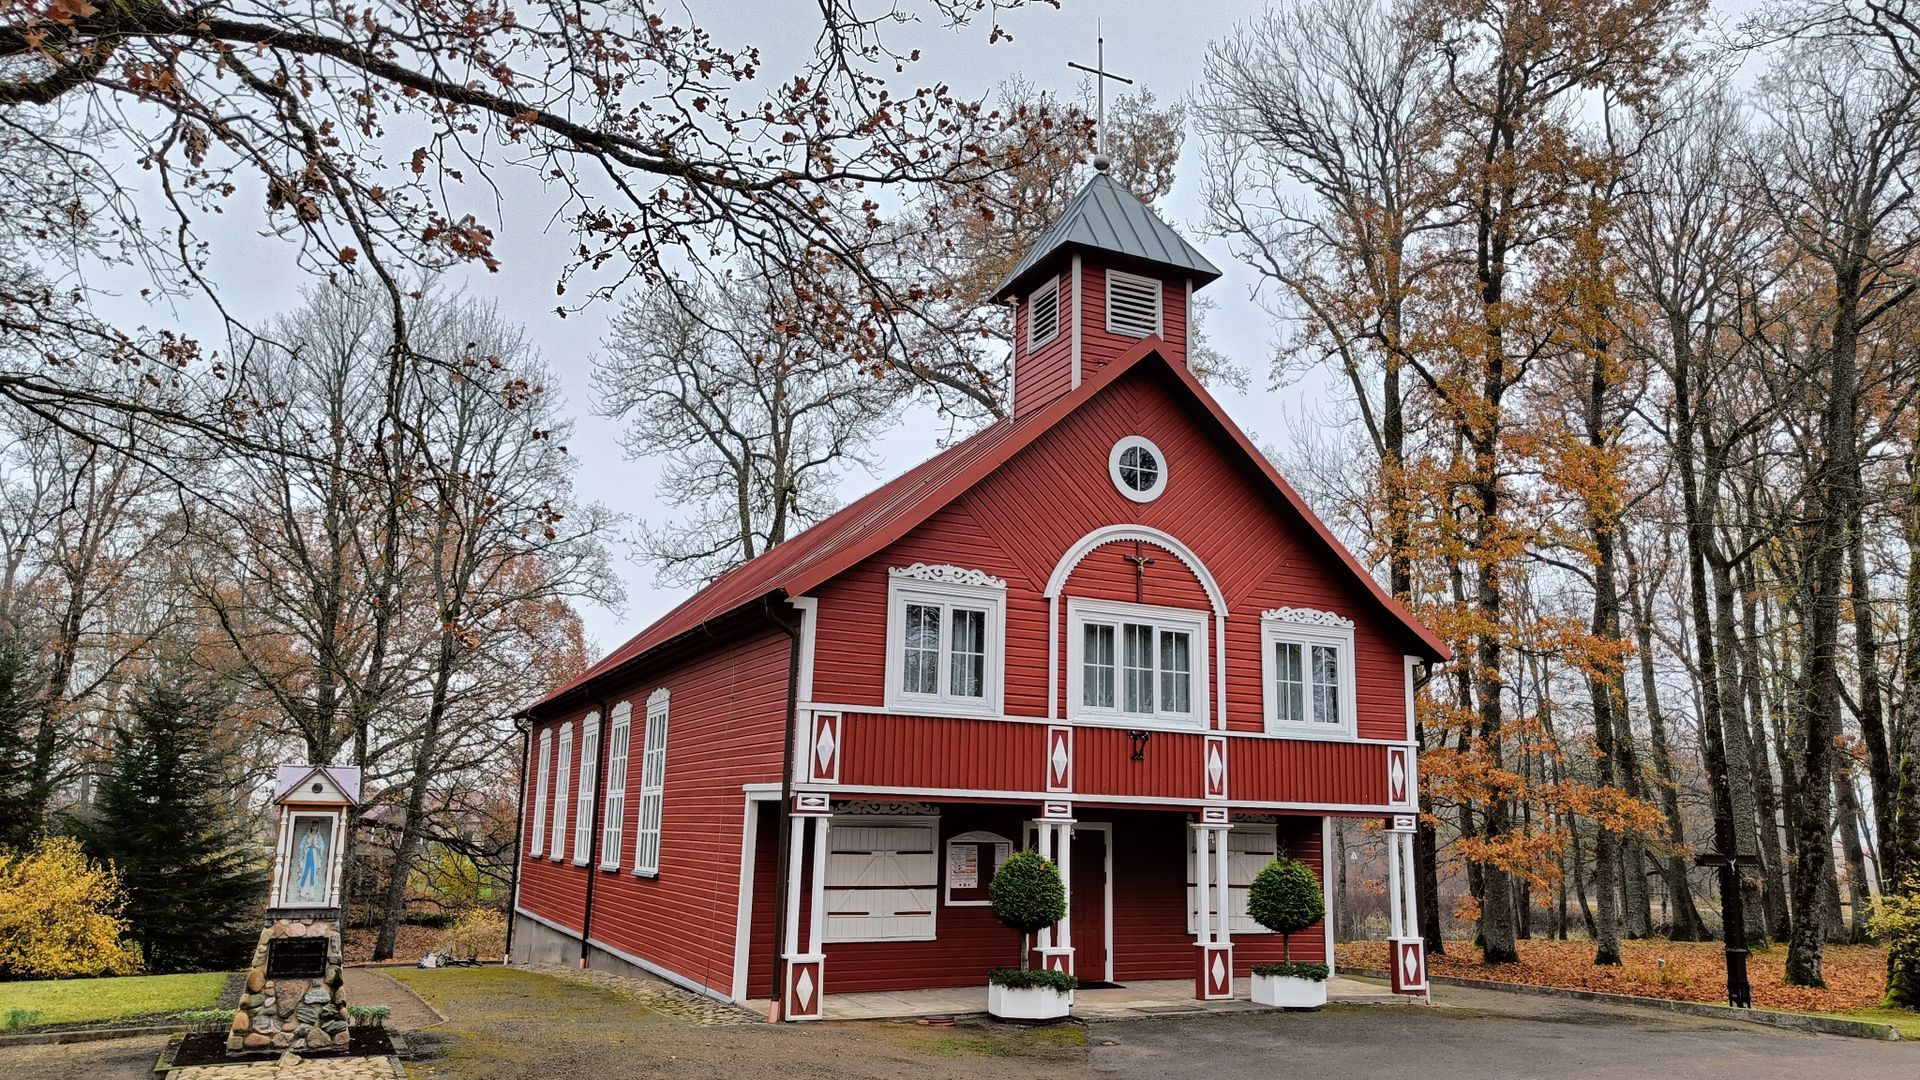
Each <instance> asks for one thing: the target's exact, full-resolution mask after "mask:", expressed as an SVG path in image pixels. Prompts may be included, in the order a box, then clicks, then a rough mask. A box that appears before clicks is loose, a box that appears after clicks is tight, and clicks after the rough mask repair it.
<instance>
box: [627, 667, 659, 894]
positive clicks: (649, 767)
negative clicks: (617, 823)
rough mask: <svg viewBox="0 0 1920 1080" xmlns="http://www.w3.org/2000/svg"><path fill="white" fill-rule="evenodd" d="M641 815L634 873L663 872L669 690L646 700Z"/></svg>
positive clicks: (635, 834)
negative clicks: (662, 836)
mask: <svg viewBox="0 0 1920 1080" xmlns="http://www.w3.org/2000/svg"><path fill="white" fill-rule="evenodd" d="M640 746H641V749H640V815H639V820H638V821H636V822H635V823H634V826H633V872H634V873H636V874H657V873H659V872H660V815H661V812H662V810H663V809H664V808H665V802H664V800H665V796H666V787H667V691H666V690H665V689H664V688H662V689H659V690H655V691H654V692H653V693H652V694H651V695H649V696H648V698H647V737H646V740H645V741H644V742H642V743H641V744H640Z"/></svg>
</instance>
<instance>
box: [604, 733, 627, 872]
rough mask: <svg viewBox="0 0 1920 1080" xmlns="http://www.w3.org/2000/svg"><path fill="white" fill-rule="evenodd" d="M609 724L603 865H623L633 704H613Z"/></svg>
mask: <svg viewBox="0 0 1920 1080" xmlns="http://www.w3.org/2000/svg"><path fill="white" fill-rule="evenodd" d="M612 716H613V723H612V724H611V725H610V726H609V727H608V728H607V811H606V818H607V824H606V827H605V829H603V830H602V831H601V834H600V869H602V870H617V869H619V868H620V841H621V838H622V836H623V835H624V834H625V832H626V824H627V754H628V752H629V751H631V750H632V749H633V704H632V703H631V702H627V701H623V702H621V703H620V704H618V705H615V706H614V707H613V713H612Z"/></svg>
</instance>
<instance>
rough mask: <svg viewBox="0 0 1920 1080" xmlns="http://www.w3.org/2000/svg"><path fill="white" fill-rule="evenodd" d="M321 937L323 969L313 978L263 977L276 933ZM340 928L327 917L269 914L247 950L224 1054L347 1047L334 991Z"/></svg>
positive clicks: (342, 1003)
mask: <svg viewBox="0 0 1920 1080" xmlns="http://www.w3.org/2000/svg"><path fill="white" fill-rule="evenodd" d="M296 937H319V938H325V939H326V941H327V963H326V971H325V974H323V975H322V976H321V977H320V978H318V979H273V980H269V979H268V978H267V950H268V946H269V945H270V944H271V943H272V942H273V941H274V939H276V938H296ZM340 961H341V952H340V931H339V928H338V927H336V926H335V925H334V923H333V921H332V920H330V919H309V918H299V917H292V916H289V917H284V918H269V919H268V921H267V926H266V929H264V930H262V931H260V944H259V945H258V946H257V947H255V948H254V950H253V968H252V970H251V971H249V972H247V985H246V989H245V990H244V991H243V992H242V993H241V995H240V1007H239V1008H238V1009H235V1010H234V1014H233V1028H232V1029H231V1030H229V1031H228V1032H227V1052H228V1053H229V1054H240V1053H253V1052H258V1051H262V1050H297V1051H300V1052H301V1053H307V1054H311V1053H316V1052H321V1051H333V1050H345V1049H346V1048H347V1040H348V1032H347V1002H346V998H345V997H344V996H343V995H342V994H341V993H340Z"/></svg>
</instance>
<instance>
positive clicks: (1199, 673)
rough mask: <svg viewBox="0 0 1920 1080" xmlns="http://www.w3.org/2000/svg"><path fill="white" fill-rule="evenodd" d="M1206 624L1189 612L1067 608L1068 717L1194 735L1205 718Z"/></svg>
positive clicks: (1103, 605)
mask: <svg viewBox="0 0 1920 1080" xmlns="http://www.w3.org/2000/svg"><path fill="white" fill-rule="evenodd" d="M1210 619H1211V616H1210V615H1209V613H1207V612H1205V611H1195V610H1193V609H1191V608H1172V607H1156V606H1153V605H1149V604H1130V603H1121V602H1119V601H1112V600H1089V599H1082V598H1078V597H1070V598H1069V599H1068V600H1067V716H1068V718H1069V719H1071V720H1073V721H1075V722H1077V723H1089V724H1109V725H1114V726H1121V727H1130V728H1172V729H1177V730H1200V729H1204V728H1206V727H1207V717H1208V715H1209V705H1210V699H1209V694H1208V690H1209V685H1210V682H1211V680H1210V678H1209V673H1210V672H1211V670H1212V669H1211V667H1210V666H1209V663H1208V661H1209V656H1210V650H1209V649H1208V645H1209V644H1210V641H1211V636H1212V635H1211V628H1210V626H1209V622H1210Z"/></svg>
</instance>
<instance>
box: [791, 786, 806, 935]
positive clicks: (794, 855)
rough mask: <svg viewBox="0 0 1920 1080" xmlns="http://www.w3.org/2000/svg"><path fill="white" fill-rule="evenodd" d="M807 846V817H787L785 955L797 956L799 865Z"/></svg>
mask: <svg viewBox="0 0 1920 1080" xmlns="http://www.w3.org/2000/svg"><path fill="white" fill-rule="evenodd" d="M806 846H807V819H806V818H802V817H795V818H789V819H788V828H787V950H786V955H788V956H798V955H799V953H800V867H801V865H802V863H801V857H802V855H803V853H804V852H805V849H806Z"/></svg>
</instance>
